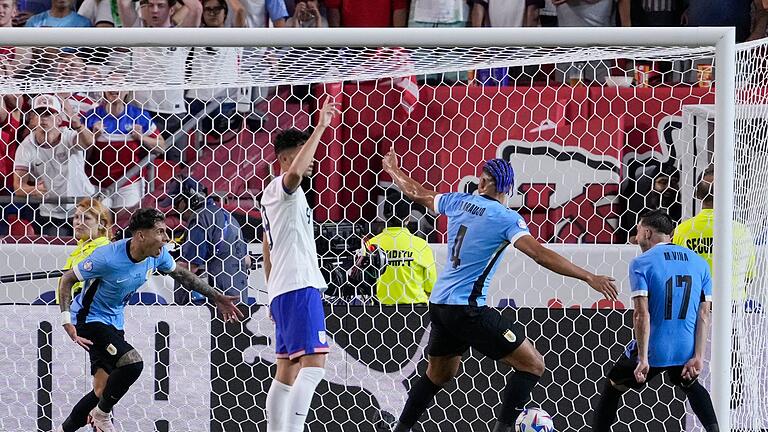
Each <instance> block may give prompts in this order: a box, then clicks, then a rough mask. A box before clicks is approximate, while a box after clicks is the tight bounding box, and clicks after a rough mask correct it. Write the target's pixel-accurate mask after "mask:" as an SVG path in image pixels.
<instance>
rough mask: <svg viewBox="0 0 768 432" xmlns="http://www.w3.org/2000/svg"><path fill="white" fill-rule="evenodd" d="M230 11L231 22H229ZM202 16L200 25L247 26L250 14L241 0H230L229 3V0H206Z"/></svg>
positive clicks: (215, 26)
mask: <svg viewBox="0 0 768 432" xmlns="http://www.w3.org/2000/svg"><path fill="white" fill-rule="evenodd" d="M230 4H231V6H232V10H231V11H230V10H229V9H230ZM230 13H231V14H232V17H231V23H230V24H227V21H228V20H229V19H230ZM201 18H202V21H201V22H200V27H213V28H217V27H245V26H246V25H247V24H248V22H247V19H248V14H247V11H246V9H245V7H244V6H243V4H242V3H240V0H229V4H228V3H227V0H205V1H203V15H202V17H201Z"/></svg>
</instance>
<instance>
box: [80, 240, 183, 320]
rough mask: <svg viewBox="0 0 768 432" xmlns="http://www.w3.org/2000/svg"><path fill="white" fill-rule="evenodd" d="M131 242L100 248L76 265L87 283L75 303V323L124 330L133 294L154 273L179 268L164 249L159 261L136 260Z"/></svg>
mask: <svg viewBox="0 0 768 432" xmlns="http://www.w3.org/2000/svg"><path fill="white" fill-rule="evenodd" d="M130 242H131V239H125V240H120V241H118V242H115V243H111V244H108V245H105V246H102V247H100V248H97V249H96V250H94V251H93V253H92V254H91V256H89V257H88V258H86V259H85V260H83V261H81V262H80V264H78V265H77V266H75V268H74V269H73V270H74V271H75V275H76V276H77V279H78V280H80V281H83V282H84V284H83V290H82V291H81V292H80V294H78V295H77V296H76V297H75V299H74V301H73V302H72V309H71V313H72V323H73V324H78V323H80V324H82V323H89V322H100V323H103V324H107V325H111V326H114V327H115V328H117V329H118V330H122V329H123V325H124V322H125V319H124V316H123V309H124V308H125V305H126V304H128V300H130V299H131V296H132V295H133V293H135V292H136V291H138V289H139V288H140V287H141V286H142V285H144V283H145V282H146V281H147V278H148V277H149V276H150V275H152V273H153V272H154V271H155V270H159V271H160V272H163V273H169V272H172V271H173V270H174V269H175V268H176V262H174V261H173V258H171V255H170V254H169V253H168V250H167V249H166V248H165V247H163V251H162V252H161V253H160V256H159V257H158V258H155V257H147V258H146V259H144V261H141V262H136V261H134V260H133V258H131V256H130V254H129V253H128V250H129V247H130V244H131V243H130Z"/></svg>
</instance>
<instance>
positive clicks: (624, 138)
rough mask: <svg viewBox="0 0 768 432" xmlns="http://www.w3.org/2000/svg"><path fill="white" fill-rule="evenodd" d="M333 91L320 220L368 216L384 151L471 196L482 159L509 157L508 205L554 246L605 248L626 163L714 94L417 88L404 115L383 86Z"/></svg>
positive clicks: (655, 145)
mask: <svg viewBox="0 0 768 432" xmlns="http://www.w3.org/2000/svg"><path fill="white" fill-rule="evenodd" d="M338 91H339V93H340V94H339V95H338V98H339V100H340V101H341V102H342V104H343V106H344V116H343V119H342V122H341V127H340V128H339V129H338V130H337V131H336V135H335V136H334V137H333V140H332V141H330V142H329V143H328V147H327V152H328V153H327V155H328V156H330V158H328V159H326V160H324V161H323V163H322V164H321V168H320V172H322V173H324V176H322V177H325V178H319V182H318V184H317V186H318V190H319V191H320V202H321V203H323V204H324V205H323V206H322V207H324V208H323V209H320V210H319V211H318V214H317V215H316V216H317V218H318V219H319V220H324V219H331V220H341V219H346V220H353V221H354V220H357V219H359V218H361V217H363V218H365V219H367V220H371V219H373V218H374V217H375V214H376V210H375V202H376V198H377V196H378V194H379V193H380V190H377V184H379V182H380V181H389V178H388V176H386V174H383V173H382V172H381V156H382V155H383V154H385V153H386V152H387V151H388V150H389V148H390V147H391V146H393V145H394V146H395V149H396V150H397V152H398V153H399V154H400V155H402V157H403V162H402V164H403V167H404V169H405V170H406V171H407V172H408V173H409V174H410V175H411V176H412V177H414V178H415V179H417V180H418V181H421V182H424V183H425V184H427V185H429V186H431V187H434V188H435V190H437V191H439V192H449V191H456V190H466V191H471V190H473V183H474V181H476V180H473V178H475V176H477V175H478V174H479V170H480V169H481V167H482V164H483V162H484V161H485V160H487V159H490V158H494V157H503V158H505V159H507V160H509V161H510V162H511V163H512V164H513V166H514V167H515V170H516V194H515V196H513V197H512V198H511V200H510V206H511V207H513V208H515V209H517V210H519V211H520V212H521V213H522V214H523V215H524V216H525V218H526V220H528V221H529V223H530V226H531V229H532V231H533V232H534V234H535V235H536V236H537V237H538V238H539V239H540V240H542V241H550V242H553V241H554V242H589V243H593V242H599V243H606V242H612V241H613V240H614V237H613V236H614V231H615V227H616V226H617V224H618V221H617V218H618V214H619V213H620V212H621V211H622V209H620V208H619V205H618V200H617V199H616V197H617V195H618V189H619V183H620V182H621V180H622V179H623V178H624V176H625V173H624V172H623V171H624V168H623V167H624V166H626V163H627V161H628V160H630V159H632V158H640V159H645V158H649V157H657V156H659V155H669V154H670V149H669V148H662V147H664V146H671V143H670V142H660V136H661V137H662V138H663V135H664V133H663V131H662V132H660V125H661V124H662V123H664V119H666V118H668V117H669V116H676V115H679V114H680V111H681V107H682V106H683V105H686V104H711V103H713V102H714V90H713V89H704V88H696V87H679V88H664V87H660V88H602V87H598V88H587V87H567V86H561V87H507V88H495V87H460V86H454V87H434V88H433V87H421V89H420V94H419V104H418V105H417V106H416V107H415V109H414V111H413V112H412V113H411V114H410V116H409V117H407V118H405V116H402V115H401V114H400V113H399V112H398V110H397V107H398V104H399V103H400V93H399V92H398V91H396V90H393V88H392V84H391V83H390V82H388V81H387V82H380V83H379V84H378V85H377V84H376V83H373V82H366V83H353V84H347V85H345V86H344V88H343V91H341V89H338ZM399 111H402V110H399ZM678 124H680V123H679V122H678ZM678 128H679V126H678ZM665 157H666V156H665ZM662 162H664V161H662ZM441 231H442V230H441Z"/></svg>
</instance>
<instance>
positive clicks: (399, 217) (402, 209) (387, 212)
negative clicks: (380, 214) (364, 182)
mask: <svg viewBox="0 0 768 432" xmlns="http://www.w3.org/2000/svg"><path fill="white" fill-rule="evenodd" d="M410 215H411V205H410V204H409V203H408V201H406V200H404V199H400V200H397V201H395V202H392V201H389V200H385V201H384V218H385V219H386V220H387V226H392V227H395V226H400V227H401V226H403V223H404V222H405V221H406V220H407V219H408V217H409V216H410Z"/></svg>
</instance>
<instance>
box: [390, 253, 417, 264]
mask: <svg viewBox="0 0 768 432" xmlns="http://www.w3.org/2000/svg"><path fill="white" fill-rule="evenodd" d="M411 262H413V251H407V250H389V251H387V263H388V264H389V265H390V266H391V267H400V266H404V265H410V263H411Z"/></svg>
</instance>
